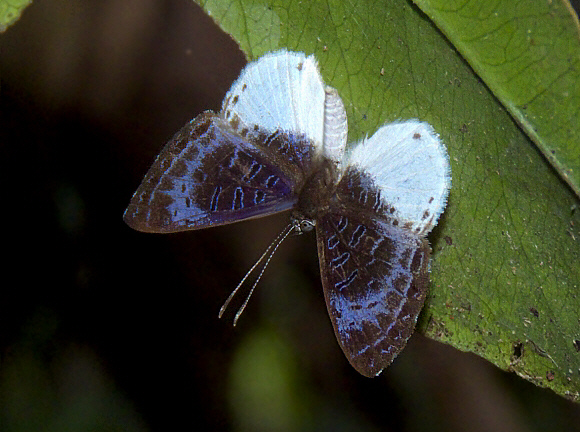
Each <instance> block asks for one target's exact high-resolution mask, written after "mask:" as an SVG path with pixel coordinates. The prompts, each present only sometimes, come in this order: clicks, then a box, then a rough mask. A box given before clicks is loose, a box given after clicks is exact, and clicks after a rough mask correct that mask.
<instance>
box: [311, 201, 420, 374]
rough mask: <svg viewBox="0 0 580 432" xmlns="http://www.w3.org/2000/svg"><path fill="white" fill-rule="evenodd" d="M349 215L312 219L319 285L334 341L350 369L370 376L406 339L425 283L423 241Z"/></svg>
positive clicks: (376, 221)
mask: <svg viewBox="0 0 580 432" xmlns="http://www.w3.org/2000/svg"><path fill="white" fill-rule="evenodd" d="M365 216H366V215H360V214H356V213H354V212H344V211H343V212H340V213H337V212H332V211H331V212H328V213H326V214H324V215H322V216H321V217H320V218H319V219H318V220H317V226H316V234H317V243H318V254H319V259H320V272H321V276H322V286H323V288H324V296H325V299H326V306H327V308H328V313H329V315H330V319H331V321H332V325H333V327H334V332H335V334H336V338H337V339H338V342H339V344H340V347H341V348H342V350H343V351H344V353H345V355H346V357H347V359H348V361H349V362H350V363H351V365H352V366H353V367H354V368H355V369H356V370H357V371H358V372H360V373H361V374H362V375H365V376H367V377H373V376H375V375H377V374H378V373H380V372H381V371H382V370H383V369H384V368H385V367H386V366H388V365H389V364H390V363H391V362H392V360H393V359H394V358H395V357H396V355H397V354H398V353H399V352H400V351H401V350H402V349H403V347H404V346H405V344H406V342H407V339H408V338H409V337H410V336H411V334H412V332H413V329H414V327H415V323H416V321H417V316H418V315H419V312H420V311H421V308H422V307H423V303H424V301H425V295H426V292H427V284H428V275H427V268H428V261H429V252H430V249H429V245H428V244H427V241H426V240H424V239H421V238H419V237H418V236H416V235H413V234H411V233H409V232H407V231H405V230H403V229H401V228H399V227H396V226H393V225H392V224H391V223H389V222H386V221H384V220H379V219H376V218H369V217H365Z"/></svg>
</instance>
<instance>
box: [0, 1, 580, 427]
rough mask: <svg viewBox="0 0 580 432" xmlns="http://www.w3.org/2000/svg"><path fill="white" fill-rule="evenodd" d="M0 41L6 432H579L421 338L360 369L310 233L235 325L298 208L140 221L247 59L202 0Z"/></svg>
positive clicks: (120, 7)
mask: <svg viewBox="0 0 580 432" xmlns="http://www.w3.org/2000/svg"><path fill="white" fill-rule="evenodd" d="M0 38H1V39H0V40H1V44H2V53H1V60H0V61H1V64H0V67H1V79H2V82H1V84H2V87H1V113H2V114H1V117H0V149H1V153H0V155H1V156H0V161H1V163H2V169H1V170H0V178H1V180H2V195H1V203H2V207H1V213H2V225H3V227H4V229H3V233H2V242H1V244H2V246H3V248H2V249H3V250H4V251H5V253H4V258H3V259H2V261H3V265H2V268H3V270H4V271H3V272H2V273H3V283H2V288H1V289H0V431H3V432H5V431H36V430H44V431H67V430H71V431H77V430H91V431H100V430H106V431H109V430H120V431H147V430H150V431H166V430H176V429H178V430H254V431H255V430H331V431H337V430H341V431H351V430H353V431H367V430H368V431H375V430H392V431H397V430H408V431H427V430H429V431H438V430H441V431H443V430H449V431H463V430H465V431H536V430H537V431H540V430H558V431H563V430H568V431H571V430H580V407H579V406H578V405H577V404H573V403H571V402H569V401H566V400H564V399H563V398H560V397H558V396H556V395H555V394H553V393H552V392H551V391H548V390H543V389H539V388H537V387H535V386H533V385H532V384H530V383H528V382H526V381H524V380H522V379H520V378H518V377H516V376H514V375H513V374H509V373H505V372H501V371H500V370H498V369H496V368H495V367H493V366H491V365H490V364H489V363H487V362H485V361H484V360H482V359H480V358H479V357H476V356H474V355H471V354H466V353H461V352H459V351H457V350H455V349H453V348H451V347H449V346H445V345H442V344H439V343H436V342H434V341H431V340H429V339H426V338H424V337H422V336H421V335H418V334H417V335H415V336H413V338H412V339H411V342H410V343H409V346H408V347H407V348H406V349H405V350H404V351H403V353H402V354H401V356H400V357H399V358H398V359H397V360H396V361H395V363H394V364H393V365H392V366H391V367H390V368H388V369H387V370H386V371H385V372H384V373H383V374H382V375H381V376H380V377H378V378H376V379H367V378H364V377H362V376H360V375H358V374H357V373H356V372H355V371H354V370H353V369H352V368H351V367H350V366H349V364H348V363H347V361H346V359H345V358H344V356H343V354H342V352H341V351H340V349H339V347H338V344H337V343H336V341H335V339H334V334H333V333H332V327H331V325H330V321H329V319H328V317H327V315H326V309H325V305H324V298H323V294H322V289H321V283H320V278H319V274H318V261H317V256H316V245H315V240H314V236H313V235H310V236H302V237H300V238H295V239H291V240H289V241H287V242H286V243H285V244H284V245H283V246H282V247H281V248H280V251H279V252H278V253H277V255H276V256H275V257H274V259H273V261H272V264H271V265H270V267H269V268H268V271H267V272H266V274H265V276H264V279H263V280H262V282H261V283H260V285H259V287H258V289H257V292H256V293H255V294H254V297H253V299H252V300H251V302H250V304H249V306H248V308H247V309H246V312H245V313H244V315H243V316H242V318H241V320H240V322H239V324H238V326H237V327H235V328H233V327H232V326H231V320H232V316H233V313H234V311H235V308H236V306H235V305H234V307H232V310H230V311H229V314H228V315H227V316H226V318H225V319H222V320H218V319H217V312H218V310H219V308H220V306H221V304H222V303H223V301H224V300H225V298H226V297H227V296H228V295H229V293H230V291H231V290H232V289H233V288H234V287H235V286H236V285H237V283H238V282H239V280H240V279H241V278H242V277H243V275H244V274H245V272H246V270H247V269H248V268H249V267H250V266H251V265H252V263H253V262H254V260H255V259H256V258H258V257H259V256H260V254H261V253H262V251H263V250H264V249H265V248H266V247H267V245H268V244H269V242H270V241H271V240H272V239H273V238H274V237H275V235H276V234H277V233H278V232H279V231H280V230H281V229H282V228H283V227H284V226H285V224H286V223H287V221H288V215H287V214H282V215H277V216H273V217H270V218H266V219H259V220H254V221H249V222H242V223H239V224H234V225H232V226H227V227H221V228H214V229H209V230H202V231H198V232H189V233H180V234H173V235H150V234H142V233H138V232H134V231H132V230H131V229H130V228H128V227H127V226H126V225H125V224H124V223H123V221H122V214H123V211H124V208H125V207H126V205H127V204H128V201H129V199H130V197H131V195H132V194H133V192H134V190H135V189H136V188H137V186H138V184H139V182H140V181H141V178H142V176H143V175H144V174H145V172H146V171H147V168H148V167H149V165H150V164H151V163H152V161H153V159H154V157H155V156H156V154H157V153H158V152H159V150H160V149H161V147H162V146H163V145H164V144H165V142H166V141H167V140H168V139H169V138H171V136H172V135H173V134H174V133H175V132H176V131H177V130H178V129H179V128H181V127H182V126H183V125H184V124H185V123H186V122H187V121H188V120H190V119H191V118H193V117H195V116H196V115H197V114H199V113H200V112H201V111H203V110H206V109H212V110H214V111H218V110H219V107H220V105H221V100H222V98H223V96H224V95H225V93H226V91H227V90H228V88H229V86H230V85H231V83H232V82H233V80H234V79H235V78H236V77H237V75H238V73H239V71H240V70H241V68H242V67H243V65H244V64H245V59H244V56H243V54H242V53H241V52H240V51H239V49H238V48H237V45H236V44H235V42H233V41H232V40H231V39H230V38H229V37H228V36H227V35H225V34H224V33H222V32H221V31H220V30H219V29H218V28H217V27H216V26H215V25H214V24H213V22H212V21H211V19H210V18H208V17H207V16H206V15H204V13H203V12H202V11H201V10H200V8H199V7H197V6H196V5H195V4H194V3H193V2H191V1H188V0H166V1H162V0H147V1H145V0H142V1H136V0H129V1H119V0H109V1H98V2H95V1H89V0H83V1H81V0H76V1H68V2H67V1H64V0H47V1H37V2H35V3H33V5H32V6H30V7H29V8H28V9H26V10H25V12H24V14H23V16H22V18H21V20H20V21H19V22H17V23H16V24H15V25H14V26H13V27H11V28H10V29H8V30H7V31H6V33H4V34H3V35H2V36H0ZM244 295H245V294H242V295H241V297H244ZM277 371H278V372H277Z"/></svg>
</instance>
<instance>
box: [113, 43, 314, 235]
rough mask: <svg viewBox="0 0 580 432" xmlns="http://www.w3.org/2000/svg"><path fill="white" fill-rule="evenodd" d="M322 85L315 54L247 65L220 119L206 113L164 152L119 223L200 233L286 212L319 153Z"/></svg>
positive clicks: (278, 55)
mask: <svg viewBox="0 0 580 432" xmlns="http://www.w3.org/2000/svg"><path fill="white" fill-rule="evenodd" d="M324 104H325V86H324V82H323V81H322V77H321V76H320V73H319V71H318V66H317V64H316V60H315V59H314V57H313V56H310V57H306V56H305V55H304V54H303V53H293V52H288V51H286V50H281V51H277V52H275V53H271V54H267V55H265V56H263V57H261V58H260V59H259V60H257V61H255V62H252V63H249V64H248V65H247V66H246V67H245V68H244V70H243V71H242V73H241V74H240V77H239V78H238V79H237V80H236V81H235V82H234V84H233V85H232V88H231V89H230V91H229V92H228V94H227V95H226V98H225V99H224V102H223V104H222V110H221V112H220V114H218V115H215V114H212V113H209V112H207V113H203V114H201V115H200V116H198V117H197V118H196V119H194V120H192V121H191V122H190V123H189V124H188V125H186V126H185V127H184V128H183V129H182V130H181V131H180V132H179V133H178V134H177V135H176V136H175V137H174V138H173V139H172V140H171V141H170V142H169V143H168V144H167V145H166V147H165V148H164V149H163V151H162V152H161V154H160V155H159V156H158V158H157V160H156V161H155V163H154V164H153V166H152V167H151V169H150V170H149V172H148V173H147V175H146V176H145V179H144V180H143V182H142V184H141V186H140V187H139V189H138V190H137V192H136V193H135V194H134V196H133V198H132V200H131V202H130V204H129V207H128V208H127V210H126V212H125V216H124V219H125V221H126V222H127V224H129V225H130V226H131V227H133V228H135V229H137V230H140V231H147V232H174V231H181V230H186V229H198V228H205V227H208V226H215V225H221V224H226V223H231V222H235V221H237V220H240V219H247V218H253V217H259V216H265V215H268V214H271V213H274V212H279V211H283V210H286V209H289V208H291V207H292V206H293V204H294V203H295V201H296V197H295V191H296V190H297V189H299V187H300V185H301V183H303V179H304V176H305V173H306V172H307V171H308V169H309V166H310V164H311V161H312V158H313V155H314V153H317V152H322V151H323V150H322V141H323V134H324Z"/></svg>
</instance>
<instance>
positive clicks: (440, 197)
mask: <svg viewBox="0 0 580 432" xmlns="http://www.w3.org/2000/svg"><path fill="white" fill-rule="evenodd" d="M347 164H348V165H349V166H352V167H356V168H358V169H359V170H360V171H363V172H366V173H367V174H369V175H370V177H372V179H373V182H374V184H375V185H376V187H378V188H379V190H380V193H381V199H382V200H383V201H384V202H385V203H388V204H389V214H390V215H392V217H393V218H394V219H396V220H397V223H399V224H400V226H404V227H405V228H407V229H409V230H411V231H413V232H415V233H417V234H420V235H422V236H425V235H427V234H428V233H429V231H431V229H433V227H434V226H435V225H436V224H437V219H438V218H439V216H440V214H441V213H442V212H443V209H444V208H445V205H446V201H447V194H448V193H449V188H450V187H451V168H450V166H449V156H448V155H447V150H446V149H445V146H444V144H443V143H442V142H441V140H440V139H439V136H438V135H437V133H436V132H435V131H434V130H433V127H431V125H429V124H428V123H425V122H421V121H418V120H408V121H404V122H394V123H390V124H387V125H385V126H382V127H381V128H379V129H378V130H377V132H375V134H374V135H373V136H372V137H370V138H366V139H364V140H363V141H362V142H361V143H359V144H358V145H355V146H354V147H353V149H352V151H351V152H350V155H349V158H348V162H347Z"/></svg>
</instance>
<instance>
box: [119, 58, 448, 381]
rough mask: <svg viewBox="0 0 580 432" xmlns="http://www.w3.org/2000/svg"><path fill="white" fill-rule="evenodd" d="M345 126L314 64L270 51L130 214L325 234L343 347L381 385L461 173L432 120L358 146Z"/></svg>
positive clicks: (323, 246) (169, 159)
mask: <svg viewBox="0 0 580 432" xmlns="http://www.w3.org/2000/svg"><path fill="white" fill-rule="evenodd" d="M347 131H348V129H347V123H346V113H345V110H344V106H343V104H342V100H341V99H340V97H339V96H338V93H337V92H336V90H334V89H332V88H330V87H327V86H325V85H324V82H323V81H322V78H321V77H320V73H319V72H318V67H317V64H316V61H315V60H314V57H312V56H310V57H306V56H305V55H304V54H302V53H292V52H288V51H284V50H283V51H279V52H276V53H272V54H269V55H266V56H264V57H262V58H260V59H259V60H258V61H256V62H254V63H250V64H249V65H248V66H247V67H246V68H245V69H244V71H243V72H242V74H241V75H240V78H238V80H237V81H236V82H235V83H234V84H233V86H232V88H231V90H230V91H229V92H228V94H227V96H226V98H225V100H224V103H223V106H222V110H221V111H220V113H218V114H214V113H212V112H209V111H208V112H205V113H202V114H200V115H199V116H198V117H197V118H195V119H194V120H192V121H191V122H190V123H188V124H187V125H186V126H185V127H184V128H183V129H182V130H181V131H180V132H178V133H177V134H176V135H175V136H174V137H173V139H172V140H171V141H170V142H169V143H168V144H167V145H166V147H165V148H164V149H163V150H162V152H161V153H160V155H159V156H158V158H157V160H156V161H155V163H154V164H153V166H152V167H151V168H150V170H149V172H148V173H147V175H146V176H145V178H144V180H143V182H142V183H141V185H140V186H139V188H138V189H137V191H136V192H135V194H134V196H133V198H132V200H131V202H130V204H129V206H128V208H127V210H126V212H125V216H124V219H125V221H126V222H127V223H128V224H129V225H130V226H131V227H133V228H135V229H137V230H140V231H145V232H159V233H165V232H175V231H183V230H188V229H200V228H207V227H211V226H217V225H222V224H227V223H232V222H237V221H240V220H245V219H250V218H255V217H262V216H266V215H269V214H272V213H276V212H280V211H284V210H290V209H292V215H291V218H292V220H293V224H294V225H293V226H295V227H300V226H304V227H307V228H310V227H312V226H315V227H316V236H317V245H318V254H319V260H320V271H321V279H322V286H323V288H324V295H325V300H326V305H327V309H328V312H329V315H330V318H331V321H332V325H333V328H334V330H335V334H336V336H337V340H338V342H339V345H340V346H341V348H342V350H343V351H344V353H345V355H346V357H347V359H348V360H349V362H350V363H351V364H352V365H353V366H354V367H355V369H356V370H357V371H359V372H360V373H361V374H363V375H365V376H369V377H370V376H375V375H377V374H378V373H380V371H381V370H382V369H384V368H385V367H386V366H387V365H388V364H390V363H391V361H392V360H393V359H394V357H395V356H396V355H397V354H398V353H399V352H400V351H401V349H402V348H403V347H404V345H405V343H406V341H407V339H408V338H409V336H410V335H411V333H412V332H413V329H414V326H415V322H416V319H417V316H418V314H419V312H420V310H421V308H422V306H423V303H424V300H425V297H426V292H427V285H428V263H429V255H430V247H429V244H428V242H427V240H426V238H425V236H426V234H427V233H428V232H429V231H430V230H431V229H432V228H433V226H434V225H435V224H436V222H437V219H438V217H439V215H440V214H441V212H442V211H443V208H444V206H445V201H446V197H447V193H448V190H449V187H450V170H449V162H448V157H447V153H446V150H445V147H444V146H443V144H442V143H441V142H440V140H439V138H438V136H437V134H436V133H435V132H434V131H433V128H432V127H431V126H430V125H428V124H427V123H424V122H420V121H417V120H409V121H406V122H395V123H392V124H388V125H385V126H383V127H382V128H380V129H379V130H378V131H377V132H376V133H375V134H374V135H373V136H372V137H371V138H365V139H363V140H362V141H361V142H360V143H359V144H358V145H355V146H353V147H352V149H351V150H350V151H347V150H346V139H347ZM296 230H297V231H300V228H296Z"/></svg>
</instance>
